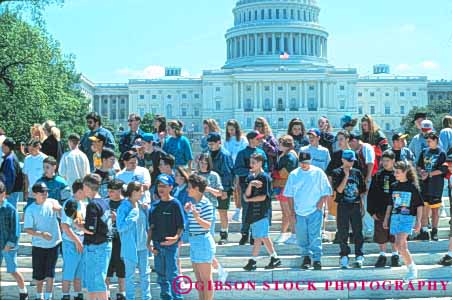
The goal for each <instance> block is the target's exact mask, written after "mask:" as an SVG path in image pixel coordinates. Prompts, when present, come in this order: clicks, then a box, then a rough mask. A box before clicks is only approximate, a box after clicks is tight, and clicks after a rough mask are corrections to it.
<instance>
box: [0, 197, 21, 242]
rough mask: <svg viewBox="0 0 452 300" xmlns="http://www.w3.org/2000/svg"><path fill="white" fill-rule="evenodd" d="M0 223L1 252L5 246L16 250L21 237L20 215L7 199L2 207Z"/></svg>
mask: <svg viewBox="0 0 452 300" xmlns="http://www.w3.org/2000/svg"><path fill="white" fill-rule="evenodd" d="M0 223H1V224H0V229H1V230H0V250H3V249H4V248H5V246H9V247H11V248H16V247H17V246H18V244H19V243H18V242H19V236H20V226H19V214H18V212H17V210H16V208H15V207H14V206H12V205H11V204H10V203H9V202H8V200H6V199H4V200H3V204H2V205H1V206H0Z"/></svg>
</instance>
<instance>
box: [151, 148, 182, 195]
mask: <svg viewBox="0 0 452 300" xmlns="http://www.w3.org/2000/svg"><path fill="white" fill-rule="evenodd" d="M175 165H176V160H175V158H174V156H172V155H171V154H167V155H165V156H163V157H162V158H161V159H160V162H159V165H158V169H159V172H160V174H165V175H168V176H170V177H171V179H172V180H173V182H174V184H173V185H175V184H176V183H175V182H176V179H175V175H174V171H173V169H174V166H175ZM159 176H160V175H159ZM151 193H152V200H153V201H157V200H159V199H160V196H159V194H158V189H157V179H156V181H155V182H153V185H152V188H151Z"/></svg>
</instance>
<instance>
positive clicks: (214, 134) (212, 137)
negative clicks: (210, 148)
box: [207, 132, 221, 143]
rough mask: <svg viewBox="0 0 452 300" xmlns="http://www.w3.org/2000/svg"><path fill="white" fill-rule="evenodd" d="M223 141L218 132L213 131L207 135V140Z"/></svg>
mask: <svg viewBox="0 0 452 300" xmlns="http://www.w3.org/2000/svg"><path fill="white" fill-rule="evenodd" d="M219 141H221V135H220V134H219V133H218V132H211V133H209V134H208V135H207V142H214V143H216V142H219Z"/></svg>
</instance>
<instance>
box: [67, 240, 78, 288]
mask: <svg viewBox="0 0 452 300" xmlns="http://www.w3.org/2000/svg"><path fill="white" fill-rule="evenodd" d="M82 274H83V252H82V253H78V252H77V248H76V247H75V243H74V242H71V241H66V240H64V241H63V280H67V281H74V279H81V278H82Z"/></svg>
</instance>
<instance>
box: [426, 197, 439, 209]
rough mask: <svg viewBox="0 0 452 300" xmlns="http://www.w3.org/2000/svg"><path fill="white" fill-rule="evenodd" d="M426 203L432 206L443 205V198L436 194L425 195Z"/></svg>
mask: <svg viewBox="0 0 452 300" xmlns="http://www.w3.org/2000/svg"><path fill="white" fill-rule="evenodd" d="M424 205H425V206H429V207H430V208H439V207H441V205H442V199H441V197H436V196H435V197H434V196H424Z"/></svg>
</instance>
